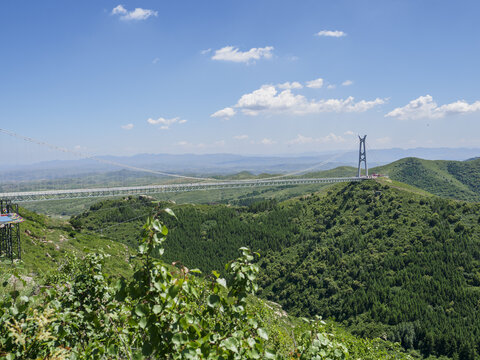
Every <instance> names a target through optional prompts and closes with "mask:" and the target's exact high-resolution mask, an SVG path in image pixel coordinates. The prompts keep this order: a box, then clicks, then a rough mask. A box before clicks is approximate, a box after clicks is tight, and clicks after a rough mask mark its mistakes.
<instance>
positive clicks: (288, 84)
mask: <svg viewBox="0 0 480 360" xmlns="http://www.w3.org/2000/svg"><path fill="white" fill-rule="evenodd" d="M277 87H278V88H279V89H301V88H303V85H302V84H300V83H299V82H298V81H293V82H289V81H287V82H284V83H283V84H278V85H277Z"/></svg>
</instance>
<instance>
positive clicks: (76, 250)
mask: <svg viewBox="0 0 480 360" xmlns="http://www.w3.org/2000/svg"><path fill="white" fill-rule="evenodd" d="M19 212H20V215H21V216H22V217H23V218H24V219H25V222H23V223H21V224H20V230H21V233H20V242H21V250H22V251H21V258H22V264H21V272H22V273H24V274H26V275H30V276H38V275H44V274H46V273H49V272H51V271H54V270H55V269H57V268H58V267H59V266H60V265H61V264H62V263H63V262H64V261H65V259H66V257H67V256H74V257H75V256H83V255H84V254H85V253H87V252H90V251H94V252H102V253H104V254H107V255H109V257H108V258H107V260H106V264H105V267H106V270H107V271H108V272H111V273H116V274H122V275H128V274H131V273H132V269H131V268H130V266H129V264H128V259H129V257H130V253H131V249H130V248H129V247H127V246H125V245H123V244H121V243H119V242H118V241H112V240H109V239H105V238H102V237H100V236H98V235H95V234H88V233H79V232H76V231H73V228H72V227H71V225H70V224H69V223H68V222H65V221H61V220H57V219H51V218H49V217H47V216H44V215H40V214H36V213H34V212H32V211H29V210H26V209H23V208H21V209H20V211H19ZM1 266H2V265H0V269H1ZM4 266H6V268H8V267H9V266H10V265H4Z"/></svg>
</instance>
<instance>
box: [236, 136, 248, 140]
mask: <svg viewBox="0 0 480 360" xmlns="http://www.w3.org/2000/svg"><path fill="white" fill-rule="evenodd" d="M233 138H234V139H235V140H247V139H248V135H236V136H234V137H233Z"/></svg>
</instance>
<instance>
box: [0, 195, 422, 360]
mask: <svg viewBox="0 0 480 360" xmlns="http://www.w3.org/2000/svg"><path fill="white" fill-rule="evenodd" d="M137 201H139V203H140V204H142V205H144V206H145V207H146V206H147V204H148V201H147V200H146V199H145V198H142V199H137ZM125 202H126V201H125V200H124V203H123V205H125ZM137 205H138V204H137ZM271 205H274V204H271ZM100 208H101V207H98V208H96V209H94V210H91V211H98V210H100ZM125 208H126V206H125ZM269 209H271V207H269ZM258 210H261V211H265V210H267V208H259V209H258ZM21 215H22V216H24V217H25V219H26V222H25V223H23V224H22V225H21V230H22V246H23V251H22V257H23V260H22V263H20V264H17V265H15V266H14V265H12V264H9V263H8V262H3V263H2V264H1V265H0V266H1V267H0V269H1V270H2V272H1V273H0V278H1V280H2V283H3V285H2V286H1V287H0V357H1V358H6V359H30V358H31V359H37V358H38V359H40V358H42V359H112V360H113V359H154V358H165V359H222V358H224V359H239V360H240V359H242V360H243V359H260V358H262V359H263V358H269V359H294V358H295V359H297V358H298V359H305V360H307V359H314V358H319V359H320V358H329V359H332V360H340V359H359V358H362V359H392V360H393V359H397V360H413V357H412V356H410V355H408V354H406V353H405V352H404V351H402V350H401V349H400V348H399V346H398V344H393V343H390V342H388V341H385V340H383V339H380V338H376V339H372V340H369V339H363V338H361V337H358V336H355V335H352V334H351V333H350V332H348V331H346V330H345V329H344V328H343V327H341V326H339V325H338V324H336V323H334V322H333V321H323V320H321V319H319V318H316V319H310V320H309V319H303V318H302V319H301V318H296V317H294V316H290V315H288V314H287V313H285V312H284V311H283V310H282V309H281V307H279V305H278V304H275V303H272V302H268V301H264V300H260V299H258V298H255V297H254V296H248V297H247V296H246V295H247V294H249V293H254V292H255V291H256V285H255V279H256V277H257V273H258V272H259V270H260V269H259V267H258V266H257V265H255V264H251V260H253V257H252V256H251V255H250V254H251V253H250V252H249V251H248V250H246V249H245V250H242V253H243V255H241V256H240V257H239V258H238V259H237V260H236V261H234V262H229V265H228V266H227V267H225V271H226V273H227V277H226V279H223V278H218V277H219V274H216V273H213V275H210V276H208V274H206V275H207V276H206V277H205V278H202V277H196V276H193V275H192V273H193V272H194V271H193V270H192V271H189V270H188V269H187V268H185V267H184V266H183V265H181V264H179V263H177V264H176V265H175V267H173V266H170V265H166V264H165V263H163V262H161V261H155V262H152V260H151V255H152V254H153V253H154V251H155V248H156V247H158V246H159V244H161V243H162V242H163V241H165V239H163V238H162V239H160V238H159V237H157V235H159V236H163V235H165V234H167V229H166V228H165V227H163V225H161V224H159V223H153V224H152V223H151V224H150V225H149V226H148V227H147V228H146V232H144V233H143V235H142V236H141V237H139V239H141V240H140V243H141V244H142V246H141V247H139V248H138V252H137V251H135V254H136V259H137V260H136V261H135V265H136V266H135V273H134V274H133V271H134V270H133V269H130V267H128V266H127V268H126V267H125V265H127V264H128V262H129V261H130V256H129V255H130V251H126V249H125V246H124V245H122V244H120V243H119V242H114V241H112V240H106V239H103V238H99V237H98V236H97V237H95V236H93V235H91V234H89V233H88V231H85V232H83V233H79V232H75V231H73V230H72V229H71V227H70V226H69V225H68V224H66V223H63V222H60V221H58V220H51V219H49V218H47V217H45V216H41V215H38V214H35V213H32V212H29V211H26V210H23V209H22V211H21ZM97 215H98V212H97ZM138 230H140V229H138ZM168 238H169V239H167V243H168V242H170V235H169V236H168ZM29 242H30V243H31V244H29ZM137 242H138V239H137ZM82 246H87V247H90V248H93V249H94V250H95V251H94V252H85V250H84V249H81V247H82ZM97 251H102V252H104V253H107V254H108V255H110V256H107V257H105V256H103V255H99V254H97V253H96V252H97ZM50 254H52V255H50ZM67 255H68V256H67ZM237 256H238V250H237V251H236V257H237ZM15 268H16V270H15ZM57 268H58V271H57V272H52V271H53V270H54V269H57ZM16 271H19V272H20V275H22V274H28V275H30V276H31V279H32V280H33V282H32V281H30V280H28V279H27V278H25V277H24V276H20V275H18V274H15V272H16ZM12 274H15V275H12ZM44 275H48V276H46V277H45V276H44ZM132 275H133V276H132ZM14 276H20V277H21V278H22V279H23V281H26V282H24V283H23V285H21V281H15V282H12V277H14ZM5 280H6V281H5ZM23 281H22V282H23ZM19 285H20V287H19ZM18 290H20V292H19V291H18ZM412 355H413V356H415V353H413V354H412Z"/></svg>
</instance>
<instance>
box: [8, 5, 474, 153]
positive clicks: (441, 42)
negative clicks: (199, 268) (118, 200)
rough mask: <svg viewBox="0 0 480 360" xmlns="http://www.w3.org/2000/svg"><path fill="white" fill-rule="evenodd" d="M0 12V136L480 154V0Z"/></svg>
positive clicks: (107, 143) (87, 149)
mask: <svg viewBox="0 0 480 360" xmlns="http://www.w3.org/2000/svg"><path fill="white" fill-rule="evenodd" d="M1 7H2V9H1V11H0V54H1V56H0V124H1V125H0V127H1V128H3V129H7V130H10V131H14V132H17V133H20V134H22V135H25V136H30V137H34V138H37V139H40V140H43V141H46V142H49V143H52V144H56V145H59V146H62V147H65V148H68V149H71V150H74V151H81V152H84V153H88V154H95V155H101V154H113V155H133V154H136V153H145V152H147V153H217V152H224V153H238V154H287V153H290V154H293V153H303V152H311V151H324V150H332V149H340V150H346V149H352V148H356V147H357V140H356V134H368V138H367V140H368V146H369V147H370V148H390V147H404V148H411V147H418V146H422V147H440V146H448V147H480V135H479V134H480V123H479V119H480V81H479V80H480V77H479V75H480V74H479V65H478V63H479V59H480V22H479V21H478V14H479V13H480V4H479V2H478V1H439V0H430V1H427V0H425V1H424V0H422V1H418V0H416V1H406V0H402V1H400V0H398V1H386V0H382V1H373V0H370V1H361V0H351V1H342V0H340V1H319V0H315V1H313V0H291V1H283V0H255V1H253V0H241V1H240V0H238V1H234V0H228V1H226V0H208V1H207V0H189V1H186V0H170V1H167V0H162V1H158V0H157V1H121V2H119V1H60V0H50V1H4V2H2V4H1ZM1 136H2V138H4V137H5V135H1ZM4 144H5V142H4Z"/></svg>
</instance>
